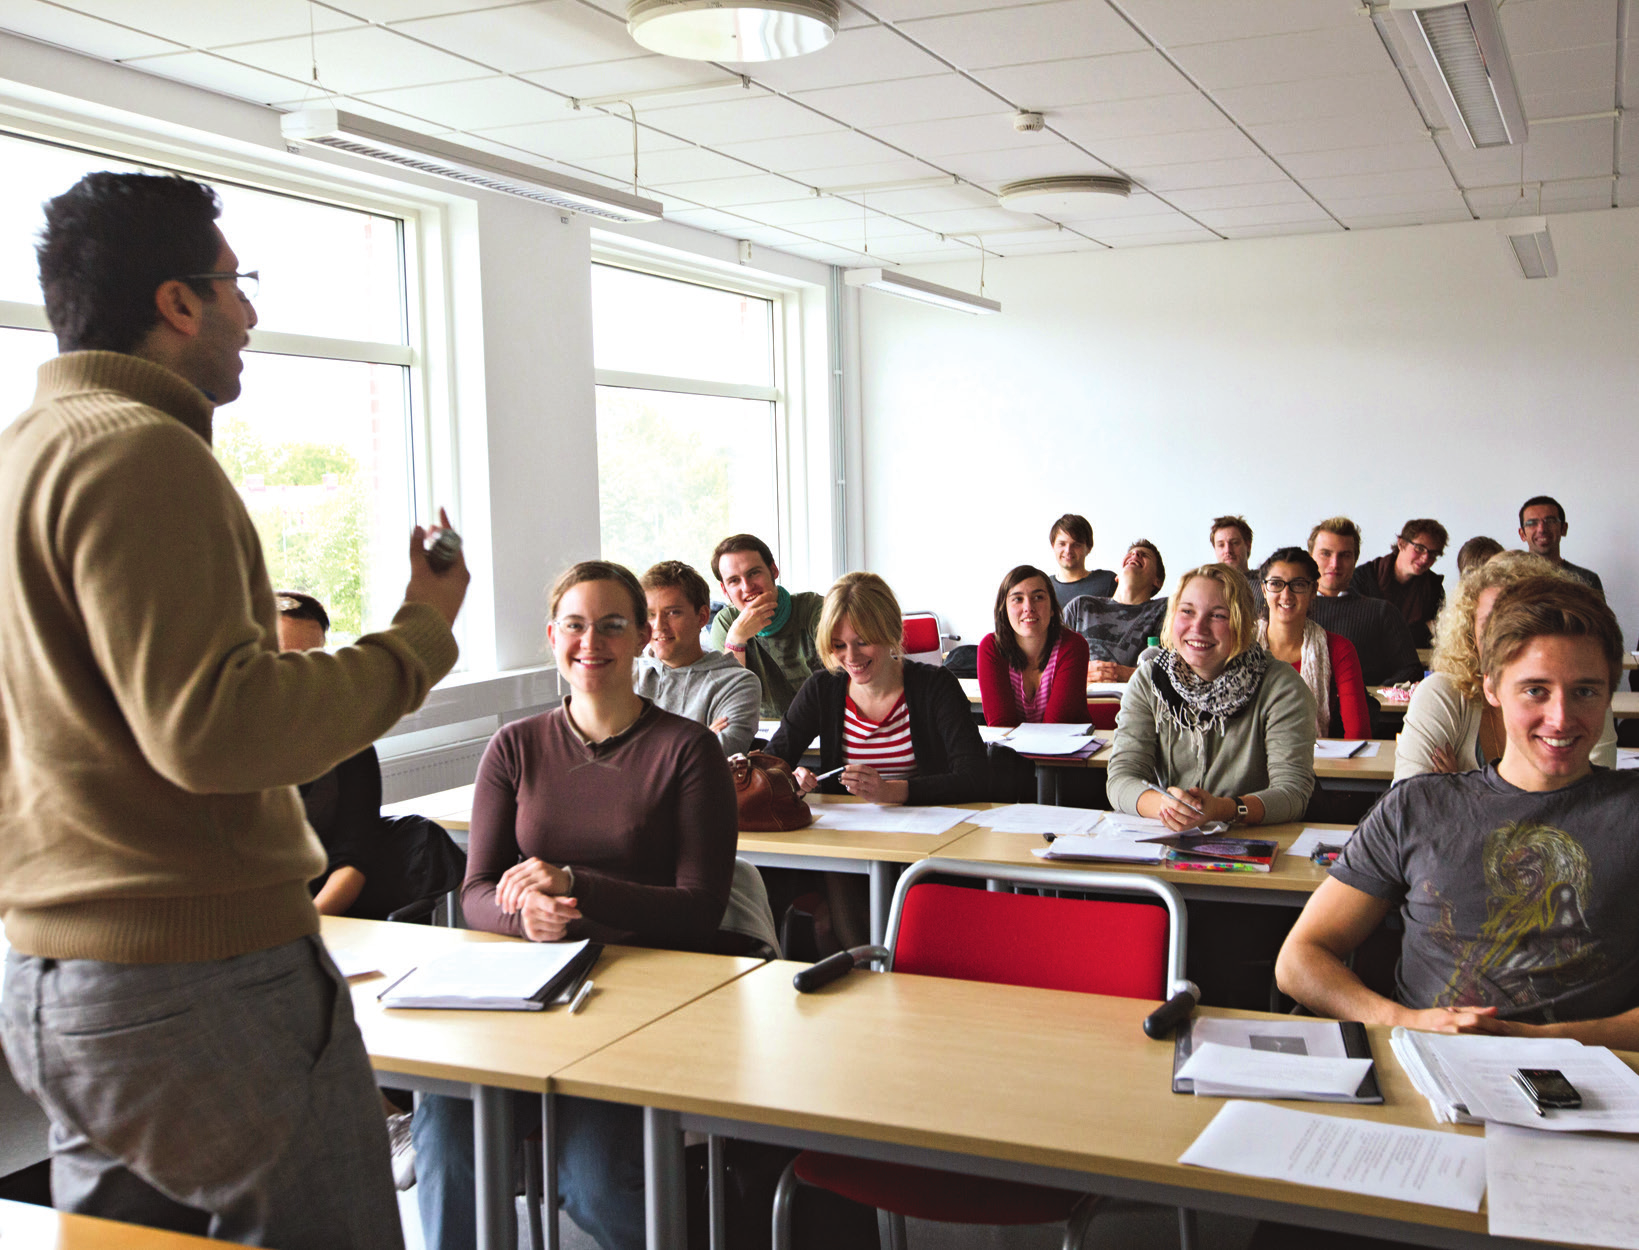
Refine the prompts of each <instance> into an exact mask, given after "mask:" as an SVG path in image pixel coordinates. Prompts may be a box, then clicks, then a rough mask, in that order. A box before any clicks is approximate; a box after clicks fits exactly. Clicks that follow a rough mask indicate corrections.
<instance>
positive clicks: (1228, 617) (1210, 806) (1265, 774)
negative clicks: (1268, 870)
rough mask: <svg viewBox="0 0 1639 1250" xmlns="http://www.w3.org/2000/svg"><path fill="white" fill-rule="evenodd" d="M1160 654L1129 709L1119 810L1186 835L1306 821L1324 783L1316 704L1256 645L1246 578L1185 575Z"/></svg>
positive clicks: (1233, 572)
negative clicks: (1319, 780) (1203, 828)
mask: <svg viewBox="0 0 1639 1250" xmlns="http://www.w3.org/2000/svg"><path fill="white" fill-rule="evenodd" d="M1161 646H1162V650H1161V653H1160V654H1159V655H1157V656H1154V657H1152V658H1150V659H1148V660H1145V661H1144V662H1143V663H1142V664H1140V665H1139V667H1138V671H1137V672H1136V673H1134V674H1133V678H1132V681H1131V682H1130V683H1128V686H1127V693H1126V695H1125V696H1123V698H1122V700H1121V712H1120V715H1119V717H1118V718H1117V720H1116V729H1115V748H1114V751H1113V752H1112V754H1111V758H1110V768H1109V783H1108V788H1109V796H1110V802H1111V804H1112V805H1113V806H1115V807H1116V808H1118V809H1119V810H1121V811H1123V812H1135V813H1137V814H1138V815H1140V816H1150V817H1157V818H1159V819H1160V820H1162V821H1163V822H1164V823H1165V824H1166V825H1167V827H1168V828H1170V829H1174V830H1180V831H1181V830H1184V829H1191V828H1194V827H1195V826H1196V825H1198V824H1200V823H1201V822H1202V821H1203V820H1222V821H1228V822H1231V823H1239V824H1249V825H1256V824H1262V823H1264V822H1266V821H1268V822H1271V823H1273V822H1278V821H1287V820H1298V819H1300V818H1301V817H1302V815H1303V811H1304V808H1305V807H1306V806H1307V804H1308V802H1309V795H1310V793H1311V792H1312V791H1313V790H1314V786H1315V767H1314V760H1315V700H1314V696H1313V695H1311V694H1310V693H1309V688H1308V687H1307V686H1305V685H1304V684H1303V678H1301V677H1299V676H1298V675H1297V671H1296V670H1295V669H1293V668H1292V666H1291V665H1289V664H1277V663H1275V662H1274V660H1273V657H1271V655H1270V654H1269V652H1268V651H1265V650H1264V649H1263V648H1262V647H1260V646H1258V627H1257V614H1256V610H1255V609H1254V607H1253V603H1252V587H1251V586H1250V585H1249V584H1248V582H1247V580H1246V578H1245V577H1244V576H1242V574H1241V573H1240V571H1239V570H1238V569H1233V568H1231V567H1230V566H1229V565H1227V564H1205V565H1202V566H1201V567H1200V568H1198V569H1191V570H1190V571H1189V572H1187V573H1185V574H1184V575H1183V577H1182V579H1180V581H1179V584H1178V590H1177V592H1176V593H1175V594H1174V595H1173V596H1172V601H1171V604H1170V606H1169V610H1168V613H1167V621H1166V627H1165V631H1164V632H1163V634H1162V637H1161Z"/></svg>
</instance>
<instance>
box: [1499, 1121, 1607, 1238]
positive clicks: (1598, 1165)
mask: <svg viewBox="0 0 1639 1250" xmlns="http://www.w3.org/2000/svg"><path fill="white" fill-rule="evenodd" d="M1485 1178H1486V1184H1487V1187H1488V1191H1489V1197H1488V1198H1487V1199H1486V1212H1487V1215H1488V1217H1489V1219H1490V1226H1489V1228H1488V1230H1487V1231H1489V1232H1490V1234H1491V1235H1492V1236H1493V1237H1528V1238H1535V1239H1537V1240H1539V1241H1568V1242H1571V1243H1572V1244H1573V1245H1579V1246H1583V1245H1586V1246H1623V1247H1631V1248H1634V1250H1639V1142H1634V1141H1623V1140H1621V1139H1620V1138H1615V1137H1570V1136H1567V1135H1565V1134H1558V1135H1555V1136H1549V1135H1548V1134H1547V1133H1533V1132H1531V1131H1530V1130H1529V1129H1523V1128H1513V1127H1511V1126H1509V1125H1506V1124H1487V1125H1486V1126H1485Z"/></svg>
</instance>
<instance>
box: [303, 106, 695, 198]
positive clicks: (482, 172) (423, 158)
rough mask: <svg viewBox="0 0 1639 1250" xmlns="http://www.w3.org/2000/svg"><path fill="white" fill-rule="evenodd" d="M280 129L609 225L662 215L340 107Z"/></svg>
mask: <svg viewBox="0 0 1639 1250" xmlns="http://www.w3.org/2000/svg"><path fill="white" fill-rule="evenodd" d="M279 130H280V132H281V133H282V134H283V135H284V137H285V138H286V139H287V140H291V141H293V142H296V143H311V144H316V145H318V146H319V147H326V148H334V149H335V150H336V151H338V152H351V153H352V154H353V155H354V156H364V157H369V158H370V159H371V160H377V161H387V162H389V163H391V164H394V165H399V166H402V167H403V168H405V169H413V170H416V171H417V172H419V173H423V174H435V175H437V176H438V177H440V178H453V179H454V180H455V181H456V182H464V183H466V184H468V185H469V186H474V187H483V188H485V189H486V190H489V191H498V192H500V193H501V194H502V195H516V196H520V197H522V198H523V199H526V200H534V201H536V202H537V203H541V204H550V205H552V207H554V208H565V209H569V210H571V211H572V212H577V213H586V214H588V215H590V216H593V217H602V218H604V219H605V220H607V221H658V220H660V217H661V215H662V208H661V205H660V202H659V201H658V200H646V199H644V198H642V197H641V196H637V195H628V194H627V193H626V192H624V191H616V190H613V189H612V188H609V187H600V186H598V185H597V184H596V183H592V182H582V181H581V180H580V179H579V178H571V177H569V176H568V175H567V174H559V173H550V172H548V171H547V170H544V169H539V168H537V167H536V166H534V165H525V164H524V163H523V162H521V161H509V160H507V159H506V158H505V157H501V156H491V155H489V153H487V152H478V151H475V150H474V149H472V148H466V147H461V146H460V145H459V144H455V143H445V142H444V141H443V140H442V139H433V138H430V137H429V136H427V135H422V134H417V133H416V132H415V131H413V130H400V129H399V128H398V127H397V126H389V125H388V124H387V123H385V122H378V121H374V120H372V119H370V118H368V117H359V116H358V115H356V114H354V113H343V112H341V111H340V110H339V109H333V108H308V109H300V110H298V111H297V112H294V113H286V114H285V115H284V116H283V117H281V118H280V119H279Z"/></svg>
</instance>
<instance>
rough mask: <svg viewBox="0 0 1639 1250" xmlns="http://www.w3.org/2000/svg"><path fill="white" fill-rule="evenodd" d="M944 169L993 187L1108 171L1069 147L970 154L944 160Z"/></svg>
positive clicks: (1107, 172)
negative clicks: (1035, 179)
mask: <svg viewBox="0 0 1639 1250" xmlns="http://www.w3.org/2000/svg"><path fill="white" fill-rule="evenodd" d="M944 164H945V166H946V167H947V168H948V169H949V170H950V171H951V172H952V173H954V174H959V175H960V176H961V177H963V178H966V179H967V180H968V181H969V182H977V183H979V184H981V185H982V186H986V187H992V188H994V187H997V186H1000V185H1001V184H1002V183H1004V182H1014V181H1016V180H1018V179H1020V178H1046V177H1049V176H1051V175H1054V174H1104V175H1108V174H1109V173H1110V168H1109V166H1107V165H1104V164H1102V163H1101V162H1099V161H1095V160H1092V159H1091V158H1089V157H1087V156H1086V155H1084V154H1083V153H1081V152H1080V151H1078V150H1076V149H1075V148H1073V147H1071V146H1070V145H1069V144H1059V145H1057V146H1054V147H1040V148H1025V149H1024V150H1023V151H1015V150H1012V149H1004V150H1003V151H1000V152H973V153H968V154H966V155H963V156H949V157H946V158H945V161H944Z"/></svg>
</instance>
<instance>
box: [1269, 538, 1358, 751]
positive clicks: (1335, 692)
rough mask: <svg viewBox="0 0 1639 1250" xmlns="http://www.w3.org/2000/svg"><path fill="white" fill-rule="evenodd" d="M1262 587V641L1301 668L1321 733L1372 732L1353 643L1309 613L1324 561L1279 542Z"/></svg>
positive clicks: (1349, 735)
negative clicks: (1318, 560)
mask: <svg viewBox="0 0 1639 1250" xmlns="http://www.w3.org/2000/svg"><path fill="white" fill-rule="evenodd" d="M1257 577H1258V585H1260V586H1262V587H1263V609H1262V619H1260V620H1259V621H1258V645H1259V646H1261V647H1262V648H1263V649H1264V650H1266V651H1268V652H1269V654H1270V655H1272V656H1274V657H1275V658H1276V659H1277V660H1283V661H1285V662H1286V663H1287V664H1290V665H1291V666H1292V667H1293V668H1295V669H1297V671H1298V675H1299V676H1300V677H1302V678H1303V683H1304V685H1306V686H1308V687H1309V693H1310V694H1311V695H1313V696H1314V699H1315V733H1316V734H1318V735H1319V736H1320V737H1322V738H1370V737H1371V736H1372V717H1371V708H1370V705H1369V704H1368V703H1367V702H1366V681H1365V678H1364V677H1362V676H1361V674H1360V657H1359V655H1357V654H1356V653H1355V649H1354V643H1352V642H1350V641H1349V640H1348V639H1347V638H1345V637H1343V635H1342V634H1334V633H1332V632H1331V631H1329V630H1325V629H1322V628H1321V627H1320V626H1319V625H1317V624H1315V623H1314V622H1313V621H1311V620H1310V619H1309V605H1310V604H1311V603H1313V602H1314V598H1315V590H1316V588H1317V587H1318V586H1319V585H1320V566H1319V565H1318V564H1316V563H1315V560H1314V557H1313V556H1311V555H1310V554H1309V553H1308V552H1307V551H1305V550H1304V549H1303V548H1302V547H1281V548H1280V549H1279V550H1277V551H1275V552H1274V554H1272V555H1271V556H1270V557H1269V558H1268V559H1267V560H1265V561H1264V562H1263V564H1262V565H1261V566H1260V567H1259V569H1258V573H1257Z"/></svg>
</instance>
